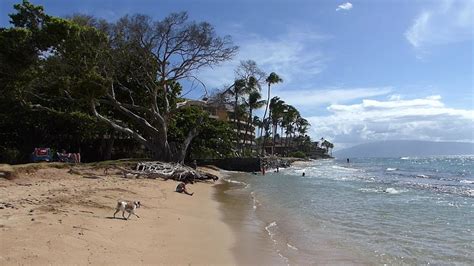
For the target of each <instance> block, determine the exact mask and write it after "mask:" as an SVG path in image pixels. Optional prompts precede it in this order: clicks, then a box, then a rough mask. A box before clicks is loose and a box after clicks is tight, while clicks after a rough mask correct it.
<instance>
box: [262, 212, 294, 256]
mask: <svg viewBox="0 0 474 266" xmlns="http://www.w3.org/2000/svg"><path fill="white" fill-rule="evenodd" d="M277 227H278V225H277V223H276V222H275V221H273V222H271V223H269V224H268V225H267V226H265V230H266V231H267V233H268V235H269V236H270V239H271V240H272V241H273V246H274V247H275V248H276V252H277V254H278V256H280V257H281V258H282V259H283V260H284V261H285V263H286V264H287V265H289V261H288V258H287V257H285V256H284V255H283V254H282V253H281V251H280V249H278V248H277V246H278V245H277V244H278V243H277V240H276V239H275V235H276V233H275V230H276V228H277Z"/></svg>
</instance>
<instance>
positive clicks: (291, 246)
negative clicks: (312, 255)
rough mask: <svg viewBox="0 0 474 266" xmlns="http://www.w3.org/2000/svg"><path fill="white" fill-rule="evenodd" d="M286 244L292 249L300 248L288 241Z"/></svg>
mask: <svg viewBox="0 0 474 266" xmlns="http://www.w3.org/2000/svg"><path fill="white" fill-rule="evenodd" d="M286 246H287V247H289V248H291V249H293V250H298V248H297V247H295V246H293V245H291V244H290V243H286Z"/></svg>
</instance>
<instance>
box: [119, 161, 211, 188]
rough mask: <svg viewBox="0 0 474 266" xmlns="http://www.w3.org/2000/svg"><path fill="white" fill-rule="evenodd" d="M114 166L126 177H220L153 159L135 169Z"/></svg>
mask: <svg viewBox="0 0 474 266" xmlns="http://www.w3.org/2000/svg"><path fill="white" fill-rule="evenodd" d="M114 168H116V169H119V170H120V171H121V172H122V175H123V176H124V177H126V178H163V179H165V180H167V179H172V180H177V181H182V182H187V183H193V182H196V181H205V180H213V181H216V180H218V179H219V177H217V176H215V175H213V174H209V173H204V172H201V171H198V170H195V169H193V168H191V167H189V166H186V165H182V164H179V163H165V162H159V161H153V162H140V163H137V166H136V167H135V169H133V170H132V169H126V168H123V167H120V166H114Z"/></svg>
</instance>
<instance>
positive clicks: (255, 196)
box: [228, 156, 474, 265]
mask: <svg viewBox="0 0 474 266" xmlns="http://www.w3.org/2000/svg"><path fill="white" fill-rule="evenodd" d="M303 172H304V173H305V176H304V177H303V176H302V173H303ZM228 182H230V184H231V187H230V188H229V191H228V194H232V191H234V192H238V195H239V197H248V198H249V199H250V200H249V202H250V204H248V205H249V206H244V207H242V208H247V209H248V210H247V211H246V213H247V215H251V219H255V220H258V221H255V222H254V223H253V224H255V225H259V226H261V228H260V230H261V232H262V233H263V234H265V235H266V238H267V239H268V242H269V243H270V244H269V246H270V247H271V248H270V249H271V252H273V253H274V254H277V255H278V257H279V258H280V259H281V260H280V262H281V264H288V265H295V264H297V265H308V264H390V265H400V264H410V265H412V264H417V265H419V264H425V265H427V264H434V265H474V226H473V222H474V156H445V157H427V158H411V157H403V158H367V159H356V158H354V159H351V162H350V163H347V162H346V161H345V158H344V160H337V159H336V160H317V161H310V162H303V163H298V164H296V165H294V166H292V167H290V168H287V169H280V171H279V173H276V172H273V171H268V173H267V174H266V175H265V176H261V175H248V174H243V175H233V176H231V177H230V179H229V180H228ZM234 195H237V194H234ZM247 224H249V222H247ZM254 230H255V229H254Z"/></svg>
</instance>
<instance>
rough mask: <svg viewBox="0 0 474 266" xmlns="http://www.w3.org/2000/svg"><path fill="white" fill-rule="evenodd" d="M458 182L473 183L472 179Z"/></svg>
mask: <svg viewBox="0 0 474 266" xmlns="http://www.w3.org/2000/svg"><path fill="white" fill-rule="evenodd" d="M459 183H463V184H474V180H461V181H459Z"/></svg>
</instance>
